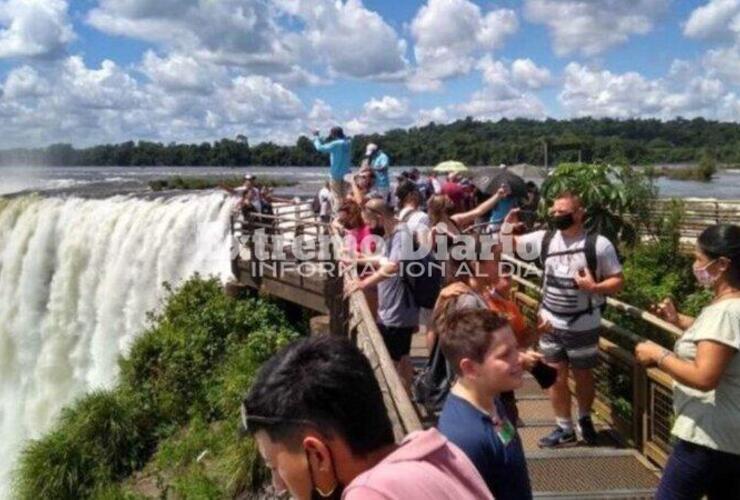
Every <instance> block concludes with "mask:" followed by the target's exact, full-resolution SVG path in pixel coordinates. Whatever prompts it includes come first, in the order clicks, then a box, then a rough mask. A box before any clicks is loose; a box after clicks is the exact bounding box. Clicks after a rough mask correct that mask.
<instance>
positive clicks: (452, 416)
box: [437, 394, 532, 500]
mask: <svg viewBox="0 0 740 500" xmlns="http://www.w3.org/2000/svg"><path fill="white" fill-rule="evenodd" d="M495 404H496V409H497V410H498V414H499V415H505V410H504V407H503V405H502V404H501V402H500V401H498V400H496V401H495ZM437 427H438V428H439V431H440V432H441V433H442V434H444V436H445V437H447V439H449V440H450V441H451V442H453V443H455V445H457V447H458V448H460V449H461V450H463V451H464V452H465V454H466V455H467V456H468V458H469V459H470V461H471V462H473V464H474V465H475V467H476V469H478V472H480V475H481V476H483V480H484V481H485V482H486V484H487V485H488V488H489V489H490V490H491V493H493V496H494V498H496V500H530V499H531V498H532V485H531V483H530V482H529V472H528V471H527V462H526V460H525V458H524V449H523V448H522V441H521V439H520V438H519V434H518V433H516V434H515V436H514V438H513V439H512V440H511V441H510V442H509V444H508V445H504V443H503V441H502V440H501V438H500V437H499V435H498V433H497V432H496V428H495V427H494V425H493V422H492V421H491V417H490V416H488V415H486V414H485V413H483V412H482V411H480V410H479V409H478V408H476V407H475V406H473V405H471V404H470V403H468V402H467V401H465V400H464V399H462V398H461V397H459V396H456V395H454V394H450V395H449V396H447V401H445V404H444V407H443V408H442V414H441V415H440V416H439V423H438V425H437Z"/></svg>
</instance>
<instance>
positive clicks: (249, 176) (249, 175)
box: [244, 174, 254, 181]
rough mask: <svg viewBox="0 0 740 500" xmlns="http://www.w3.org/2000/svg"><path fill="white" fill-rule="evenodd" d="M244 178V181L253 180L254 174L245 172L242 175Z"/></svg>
mask: <svg viewBox="0 0 740 500" xmlns="http://www.w3.org/2000/svg"><path fill="white" fill-rule="evenodd" d="M244 180H245V181H253V180H254V176H253V175H252V174H247V175H245V176H244Z"/></svg>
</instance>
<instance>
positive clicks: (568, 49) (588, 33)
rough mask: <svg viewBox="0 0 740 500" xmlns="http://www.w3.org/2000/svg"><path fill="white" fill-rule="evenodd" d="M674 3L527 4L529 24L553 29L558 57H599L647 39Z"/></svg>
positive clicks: (582, 0)
mask: <svg viewBox="0 0 740 500" xmlns="http://www.w3.org/2000/svg"><path fill="white" fill-rule="evenodd" d="M669 3H670V0H633V1H629V2H627V1H623V0H525V4H524V13H525V17H526V18H527V20H529V21H530V22H533V23H538V24H544V25H546V26H547V27H548V28H549V29H550V34H551V36H552V40H553V47H554V50H555V53H556V54H558V55H560V56H563V55H566V54H571V53H576V52H579V53H581V54H583V55H586V56H593V55H595V54H599V53H601V52H603V51H605V50H607V49H609V48H611V47H614V46H615V45H619V44H622V43H624V42H626V41H627V40H628V39H629V37H630V36H633V35H644V34H646V33H648V32H649V31H650V30H651V29H652V28H653V24H654V22H655V21H656V19H657V18H658V17H659V16H660V15H661V14H663V13H664V12H665V11H666V9H667V7H668V4H669Z"/></svg>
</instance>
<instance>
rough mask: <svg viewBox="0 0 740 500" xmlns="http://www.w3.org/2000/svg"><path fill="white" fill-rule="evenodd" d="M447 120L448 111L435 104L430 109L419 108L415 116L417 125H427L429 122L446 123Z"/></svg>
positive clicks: (448, 116) (448, 119) (448, 118)
mask: <svg viewBox="0 0 740 500" xmlns="http://www.w3.org/2000/svg"><path fill="white" fill-rule="evenodd" d="M449 121H450V114H449V112H448V111H447V110H446V109H445V108H443V107H441V106H437V107H435V108H431V109H421V110H419V112H418V113H417V117H416V124H417V125H428V124H429V123H431V122H434V123H446V122H449Z"/></svg>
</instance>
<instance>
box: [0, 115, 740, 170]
mask: <svg viewBox="0 0 740 500" xmlns="http://www.w3.org/2000/svg"><path fill="white" fill-rule="evenodd" d="M369 142H375V143H377V144H379V145H380V146H381V148H382V149H383V150H385V151H386V152H387V153H388V154H389V156H390V157H391V159H392V162H393V164H395V165H435V164H436V163H439V162H441V161H444V160H449V159H455V160H460V161H462V162H464V163H466V164H468V165H498V164H500V163H506V164H516V163H531V164H535V165H541V164H543V163H544V159H545V158H544V154H545V153H544V151H545V148H544V143H547V144H548V149H549V153H550V155H549V160H550V163H551V164H553V163H559V162H570V161H576V160H578V159H579V154H580V159H581V160H582V161H584V162H589V163H594V162H609V163H630V164H654V163H681V162H696V161H699V160H700V159H701V158H703V157H705V156H707V155H710V156H712V157H713V158H714V159H716V160H717V161H719V162H722V163H730V164H740V123H728V122H716V121H710V120H705V119H703V118H695V119H692V120H687V119H684V118H676V119H673V120H670V121H661V120H656V119H631V120H615V119H610V118H602V119H594V118H578V119H573V120H554V119H548V120H544V121H537V120H529V119H514V120H509V119H502V120H499V121H497V122H491V121H478V120H474V119H473V118H470V117H468V118H465V119H462V120H458V121H456V122H453V123H450V124H446V125H440V124H436V123H433V122H432V123H429V124H428V125H425V126H422V127H413V128H409V129H395V130H390V131H388V132H386V133H384V134H373V135H358V136H355V137H354V138H353V157H354V162H355V164H358V163H359V162H360V160H361V157H362V154H363V152H364V149H365V145H366V144H367V143H369ZM18 164H24V165H25V164H30V165H52V166H157V165H168V166H211V165H212V166H250V165H254V166H323V165H326V164H327V159H326V157H325V156H324V155H322V154H319V153H317V152H316V151H315V149H314V147H313V144H312V141H311V140H310V139H309V138H308V137H306V136H301V137H300V138H299V139H298V140H297V142H296V143H295V145H278V144H275V143H272V142H263V143H260V144H257V145H254V146H252V145H250V144H249V140H248V138H247V137H246V136H244V135H238V136H237V137H236V138H235V139H221V140H219V141H215V142H213V143H211V142H203V143H201V144H178V143H170V144H163V143H160V142H151V141H138V142H134V141H128V142H124V143H120V144H103V145H98V146H93V147H89V148H81V149H77V148H75V147H74V146H72V145H71V144H52V145H50V146H48V147H46V148H37V149H11V150H3V151H0V165H18Z"/></svg>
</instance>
